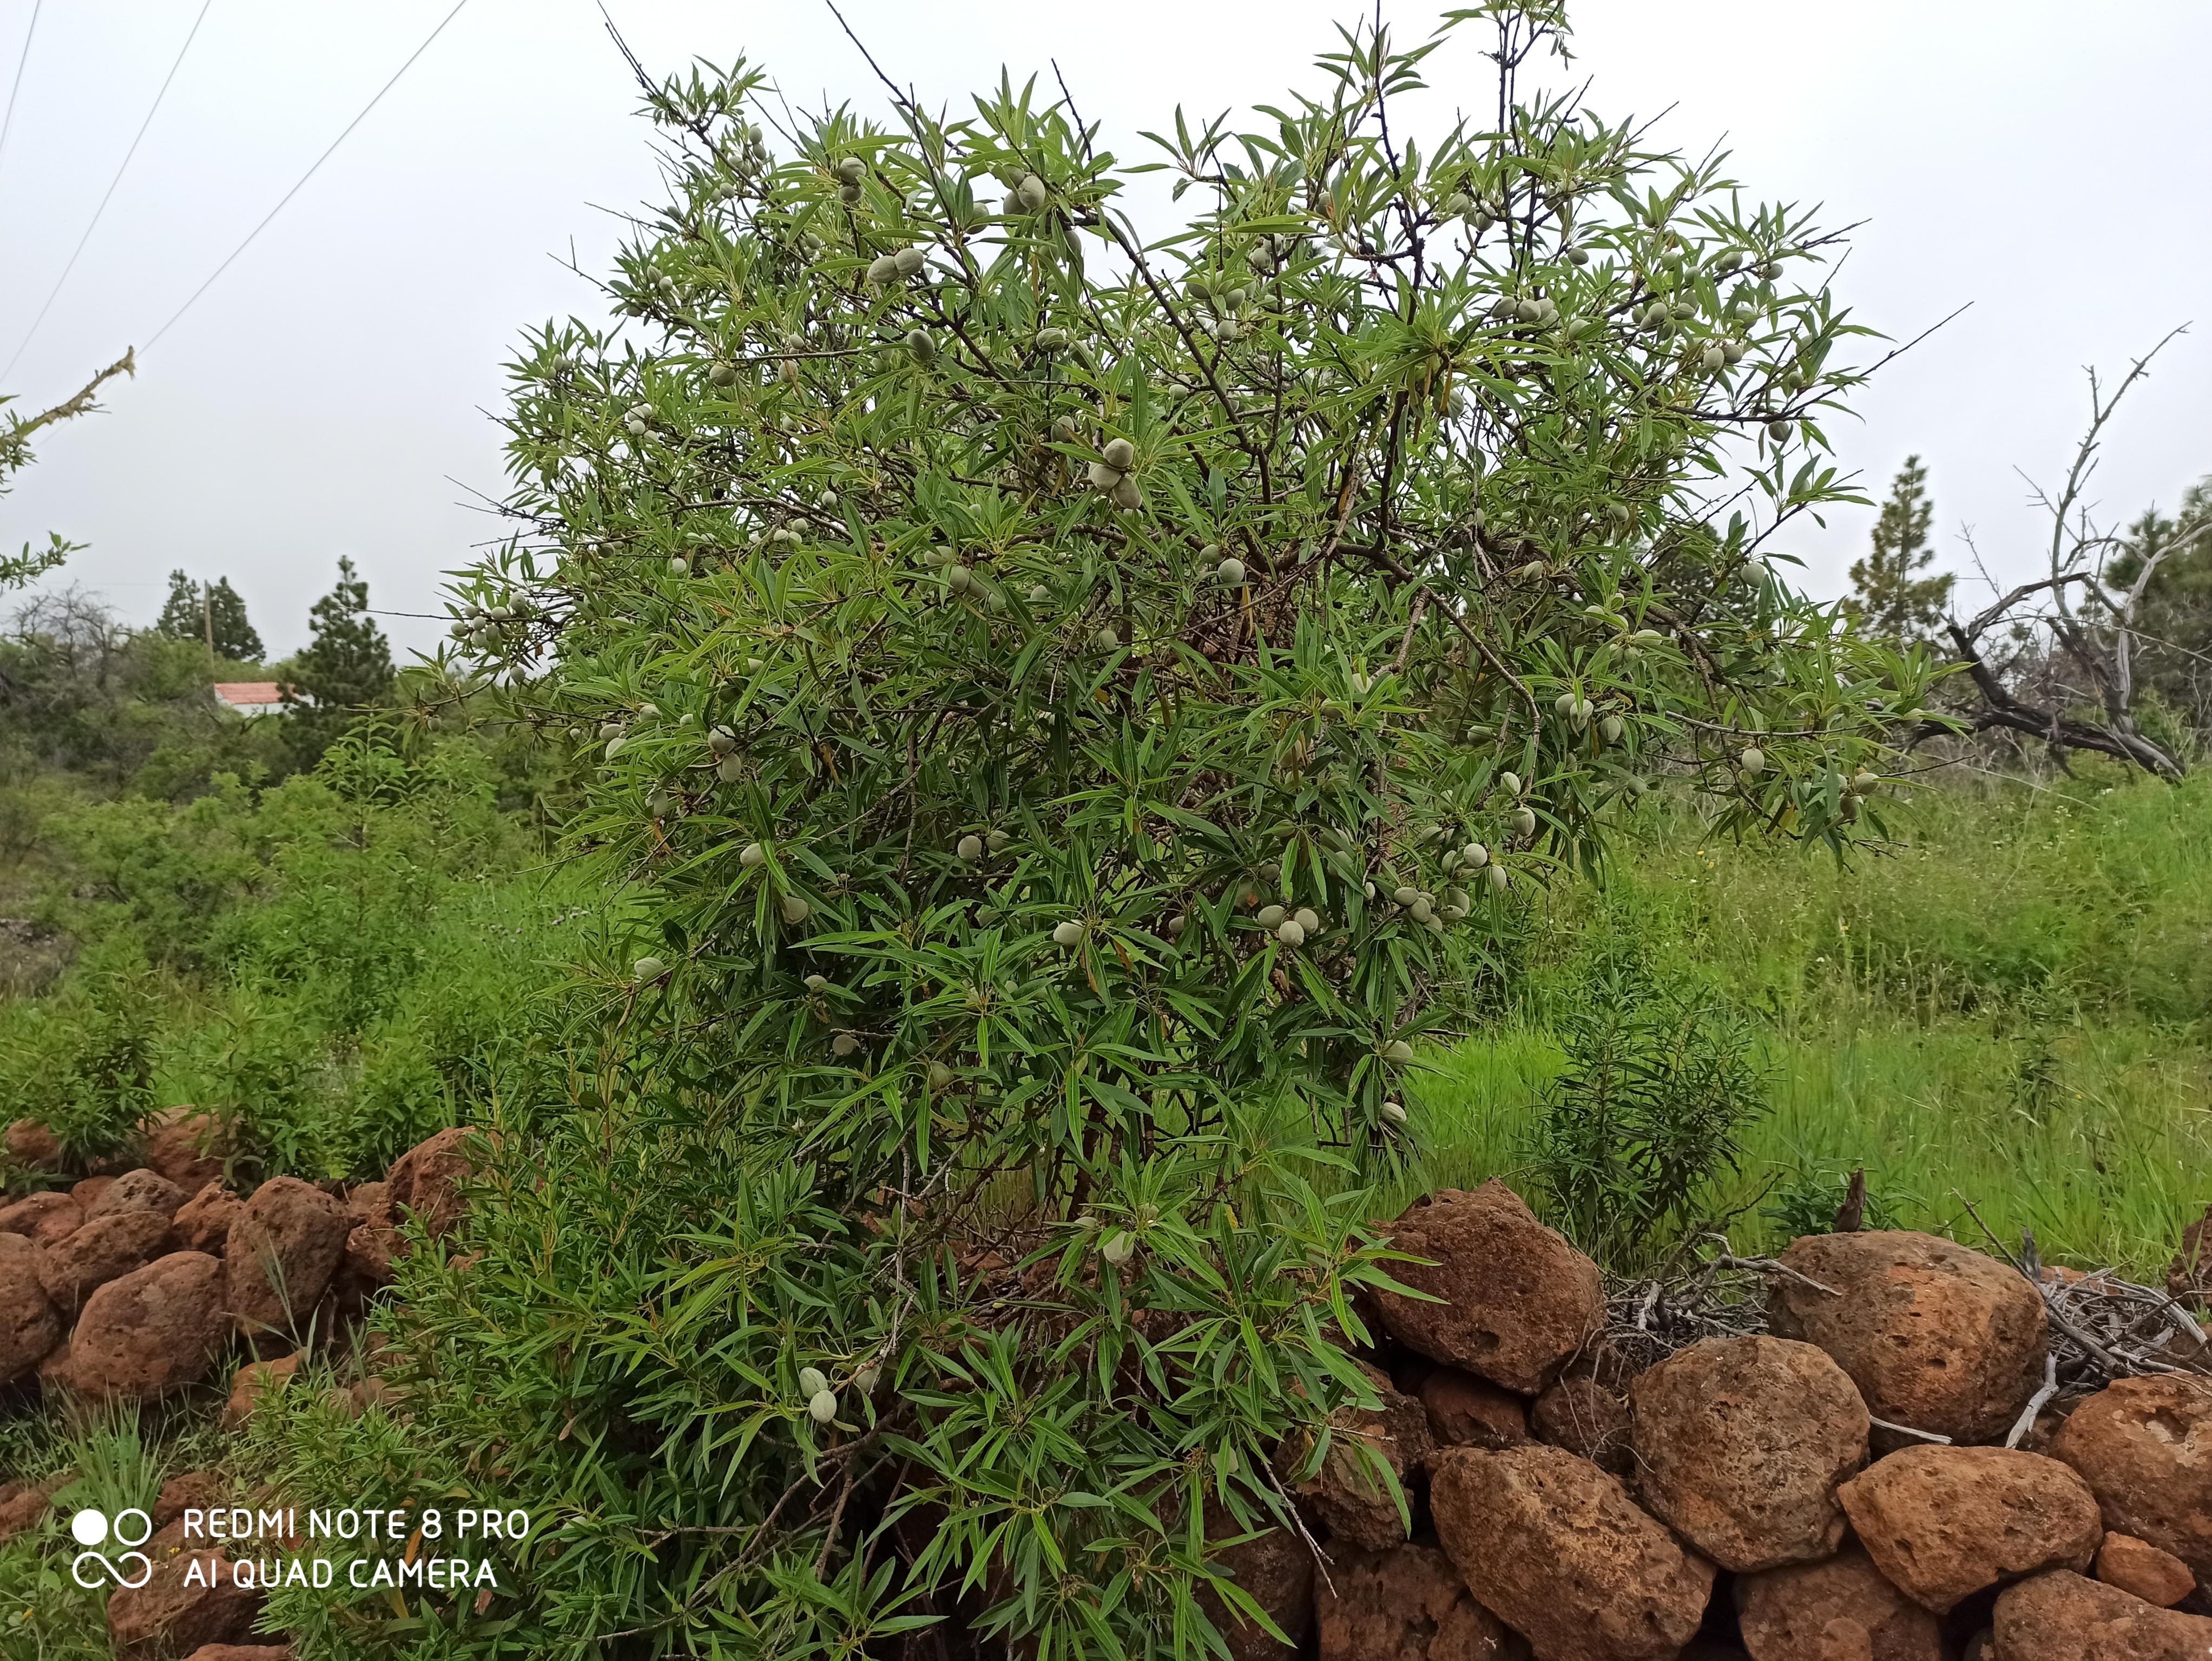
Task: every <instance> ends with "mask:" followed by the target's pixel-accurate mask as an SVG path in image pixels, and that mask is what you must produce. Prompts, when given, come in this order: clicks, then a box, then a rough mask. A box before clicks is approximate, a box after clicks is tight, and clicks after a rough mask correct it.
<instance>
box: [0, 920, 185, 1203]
mask: <svg viewBox="0 0 2212 1661" xmlns="http://www.w3.org/2000/svg"><path fill="white" fill-rule="evenodd" d="M120 944H121V945H122V946H124V950H122V951H115V950H112V949H111V950H110V951H108V952H104V953H95V954H88V958H87V959H86V960H84V961H82V962H80V964H78V966H77V970H76V976H75V978H74V981H73V983H72V984H71V985H70V988H69V989H67V991H66V992H64V994H62V995H58V996H57V997H56V998H54V999H53V1000H52V1001H49V1002H46V1003H43V1004H40V1005H38V1006H34V1007H33V1010H32V1012H31V1013H30V1014H29V1015H28V1017H27V1019H22V1020H20V1021H18V1022H15V1023H11V1024H10V1025H12V1027H13V1031H4V1032H0V1062H4V1065H0V1116H4V1117H5V1119H6V1120H7V1121H9V1122H11V1123H12V1122H13V1121H14V1120H16V1119H19V1118H28V1119H37V1120H39V1121H40V1122H42V1123H45V1124H46V1126H47V1128H48V1129H51V1130H52V1131H53V1133H54V1135H56V1136H58V1137H59V1138H60V1139H61V1142H62V1146H63V1148H64V1152H65V1153H67V1155H68V1156H69V1157H70V1159H73V1160H77V1161H82V1160H85V1159H94V1158H97V1157H99V1156H100V1155H102V1154H106V1153H112V1152H114V1151H115V1150H116V1149H118V1148H119V1147H123V1146H125V1144H126V1143H128V1142H129V1141H131V1137H132V1136H133V1135H134V1134H135V1133H136V1131H137V1124H138V1121H139V1120H140V1118H141V1117H142V1116H143V1115H144V1114H145V1112H146V1110H147V1109H148V1108H149V1106H151V1105H152V1103H153V1098H154V1090H153V1086H154V1057H155V1048H156V1045H157V1043H158V1042H159V1040H160V1038H161V1022H162V1015H163V1010H162V1006H161V1001H160V998H159V996H158V993H157V989H156V987H155V983H154V980H153V977H152V976H151V975H150V974H149V972H148V971H147V970H146V969H145V968H144V966H143V964H131V963H130V962H129V958H130V956H131V953H130V952H129V950H128V946H129V943H128V942H123V943H120ZM103 958H104V959H106V960H107V961H102V959H103ZM116 958H122V959H123V960H124V961H123V963H122V964H120V965H119V966H118V965H116V964H114V962H113V960H114V959H116Z"/></svg>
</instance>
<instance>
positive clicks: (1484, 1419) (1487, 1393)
mask: <svg viewBox="0 0 2212 1661" xmlns="http://www.w3.org/2000/svg"><path fill="white" fill-rule="evenodd" d="M1415 1393H1416V1394H1418V1395H1419V1396H1420V1398H1421V1406H1422V1408H1423V1409H1424V1410H1425V1411H1426V1413H1427V1414H1428V1417H1429V1439H1430V1440H1431V1442H1433V1443H1434V1444H1435V1445H1436V1446H1437V1448H1439V1449H1443V1448H1517V1447H1519V1446H1520V1445H1522V1443H1524V1442H1527V1441H1529V1440H1532V1438H1531V1437H1530V1436H1529V1434H1528V1402H1525V1401H1523V1400H1522V1398H1521V1397H1520V1396H1516V1395H1515V1394H1513V1392H1512V1391H1511V1390H1500V1389H1499V1388H1498V1386H1497V1385H1495V1384H1491V1383H1489V1382H1488V1381H1487V1380H1486V1379H1482V1378H1476V1377H1475V1376H1474V1374H1473V1373H1471V1372H1461V1371H1460V1370H1459V1369H1458V1368H1457V1367H1438V1368H1437V1369H1436V1370H1435V1371H1434V1372H1431V1373H1430V1374H1429V1375H1428V1376H1427V1377H1426V1378H1423V1379H1422V1380H1421V1383H1420V1387H1419V1390H1417V1391H1416V1392H1415Z"/></svg>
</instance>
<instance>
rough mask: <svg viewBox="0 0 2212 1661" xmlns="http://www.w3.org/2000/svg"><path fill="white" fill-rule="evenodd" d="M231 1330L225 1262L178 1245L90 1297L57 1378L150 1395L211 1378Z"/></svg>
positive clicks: (85, 1387) (104, 1391)
mask: <svg viewBox="0 0 2212 1661" xmlns="http://www.w3.org/2000/svg"><path fill="white" fill-rule="evenodd" d="M228 1336H229V1323H228V1322H227V1321H226V1320H225V1319H224V1317H223V1311H222V1262H221V1261H220V1260H219V1259H217V1258H214V1257H210V1256H208V1255H207V1254H206V1253H205V1252H201V1251H177V1252H172V1253H171V1254H170V1255H169V1256H166V1257H161V1258H157V1259H155V1261H154V1262H151V1263H149V1264H148V1265H147V1266H146V1267H145V1268H143V1269H136V1270H133V1271H132V1272H131V1274H128V1275H124V1276H122V1277H121V1278H120V1279H118V1280H114V1281H109V1282H108V1283H107V1284H106V1286H104V1287H100V1290H99V1291H97V1292H95V1293H93V1294H92V1296H91V1298H90V1299H88V1300H87V1301H86V1303H85V1306H84V1313H83V1314H82V1316H81V1317H79V1318H78V1320H77V1323H76V1332H75V1333H74V1334H73V1335H71V1336H70V1342H69V1344H68V1346H67V1348H68V1351H69V1354H68V1356H67V1359H66V1360H65V1361H64V1364H63V1365H62V1366H61V1367H60V1368H59V1369H58V1374H59V1382H61V1383H63V1384H66V1385H67V1386H68V1387H69V1388H70V1389H71V1390H76V1392H77V1393H78V1394H79V1395H82V1396H93V1397H95V1398H99V1399H103V1400H105V1399H111V1398H120V1399H126V1400H131V1401H142V1402H150V1401H153V1400H155V1399H156V1398H158V1397H160V1396H165V1395H167V1393H168V1392H169V1391H171V1390H180V1389H182V1388H183V1387H184V1386H185V1385H186V1384H197V1383H198V1382H199V1381H200V1380H201V1379H203V1378H206V1377H207V1375H208V1374H209V1373H210V1372H212V1371H213V1370H214V1367H215V1361H216V1356H217V1355H218V1354H221V1353H222V1346H223V1341H224V1340H225V1339H226V1338H227V1337H228Z"/></svg>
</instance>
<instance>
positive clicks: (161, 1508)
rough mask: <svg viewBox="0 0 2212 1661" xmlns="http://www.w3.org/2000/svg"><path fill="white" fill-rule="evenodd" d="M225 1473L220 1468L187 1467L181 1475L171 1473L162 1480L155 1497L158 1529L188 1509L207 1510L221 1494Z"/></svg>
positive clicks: (156, 1527)
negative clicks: (197, 1468) (194, 1468)
mask: <svg viewBox="0 0 2212 1661" xmlns="http://www.w3.org/2000/svg"><path fill="white" fill-rule="evenodd" d="M222 1491H223V1482H222V1472H221V1471H219V1470H188V1471H186V1472H185V1474H184V1475H181V1476H172V1477H171V1478H170V1479H169V1480H168V1481H167V1482H164V1483H162V1484H161V1494H159V1495H158V1496H157V1497H156V1498H155V1501H154V1510H153V1512H152V1516H153V1518H154V1527H155V1530H157V1531H158V1530H162V1529H165V1528H167V1527H168V1526H169V1524H172V1523H173V1522H176V1521H178V1520H179V1518H182V1517H183V1516H184V1514H185V1512H188V1511H205V1510H206V1509H207V1508H208V1507H209V1506H212V1505H213V1504H215V1502H216V1500H217V1499H219V1498H220V1497H221V1496H222Z"/></svg>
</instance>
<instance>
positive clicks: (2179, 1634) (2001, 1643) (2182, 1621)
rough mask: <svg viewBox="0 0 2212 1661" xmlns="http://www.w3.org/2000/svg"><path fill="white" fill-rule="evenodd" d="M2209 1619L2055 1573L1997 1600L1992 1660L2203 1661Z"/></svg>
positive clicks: (2211, 1645) (2208, 1647)
mask: <svg viewBox="0 0 2212 1661" xmlns="http://www.w3.org/2000/svg"><path fill="white" fill-rule="evenodd" d="M2207 1655H2212V1621H2208V1620H2206V1619H2205V1618H2204V1617H2203V1615H2184V1614H2182V1613H2181V1612H2180V1611H2179V1609H2160V1608H2158V1607H2157V1606H2156V1605H2155V1604H2152V1603H2144V1602H2143V1601H2142V1598H2140V1597H2130V1596H2129V1595H2128V1594H2127V1593H2126V1592H2124V1591H2121V1590H2120V1589H2119V1588H2118V1587H2117V1586H2105V1585H2099V1584H2098V1583H2097V1582H2096V1581H2094V1580H2085V1579H2082V1578H2081V1576H2080V1575H2078V1574H2069V1573H2067V1572H2066V1571H2065V1570H2063V1569H2060V1570H2057V1571H2055V1572H2053V1573H2050V1574H2039V1575H2037V1576H2036V1577H2035V1579H2033V1580H2024V1581H2022V1582H2021V1584H2020V1585H2016V1586H2012V1587H2008V1589H2007V1590H2006V1591H2005V1592H2004V1593H2003V1595H2002V1596H2001V1597H1999V1598H1998V1599H1997V1607H1996V1621H1995V1629H1994V1641H1993V1642H1992V1643H1991V1644H1990V1661H2203V1658H2204V1657H2205V1656H2207Z"/></svg>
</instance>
